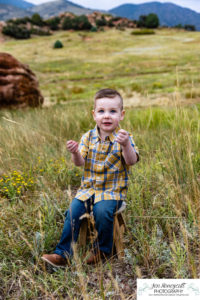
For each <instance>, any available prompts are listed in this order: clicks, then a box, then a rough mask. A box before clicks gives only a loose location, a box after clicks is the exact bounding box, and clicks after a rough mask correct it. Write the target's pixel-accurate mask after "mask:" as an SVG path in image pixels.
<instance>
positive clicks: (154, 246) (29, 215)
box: [0, 30, 200, 299]
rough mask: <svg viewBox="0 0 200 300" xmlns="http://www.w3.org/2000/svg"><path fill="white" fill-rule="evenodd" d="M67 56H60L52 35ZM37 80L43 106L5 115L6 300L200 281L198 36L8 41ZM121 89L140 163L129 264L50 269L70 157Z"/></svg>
mask: <svg viewBox="0 0 200 300" xmlns="http://www.w3.org/2000/svg"><path fill="white" fill-rule="evenodd" d="M57 39H59V40H61V41H62V42H63V44H64V48H63V49H57V50H55V49H53V48H52V45H53V43H54V42H55V40H57ZM0 51H1V52H8V53H10V54H13V55H14V56H15V57H16V58H17V59H19V60H20V61H21V62H23V63H26V64H29V66H30V67H31V69H32V70H33V71H34V72H35V73H36V75H37V77H38V79H39V83H40V88H41V91H42V93H43V95H44V97H45V104H44V107H43V108H42V109H25V110H20V111H17V110H16V111H14V110H12V111H9V110H1V111H0V136H1V139H0V160H1V163H0V271H1V275H0V298H2V299H136V296H135V288H136V278H200V249H199V245H200V204H199V199H200V189H199V185H200V153H199V147H200V135H199V129H200V104H199V103H200V101H199V95H200V88H199V82H200V78H199V67H200V61H199V59H198V58H199V51H200V34H199V32H191V33H190V32H182V31H174V30H158V31H156V34H155V35H154V36H133V35H131V31H130V30H125V31H117V30H110V31H106V32H99V33H77V32H59V33H56V35H54V36H50V37H36V38H33V39H31V40H27V41H13V40H7V41H5V42H4V43H3V44H1V45H0ZM103 87H111V88H116V89H119V91H120V92H121V93H122V95H123V96H124V101H125V106H126V118H125V120H124V121H123V123H122V127H123V128H124V129H126V130H128V131H130V132H131V133H132V134H133V135H134V139H135V142H136V144H137V146H138V147H139V150H140V155H141V160H140V162H139V163H138V164H137V165H136V166H134V167H133V168H132V173H131V176H130V184H129V192H128V197H127V209H126V211H125V213H124V217H125V220H126V224H127V231H126V235H125V248H126V249H125V259H124V261H123V262H119V261H117V260H116V259H114V260H113V261H109V262H108V263H105V264H103V265H100V266H98V267H95V268H94V267H89V266H86V265H85V264H84V263H83V262H82V259H81V255H80V254H81V253H80V251H79V250H77V251H76V254H77V255H76V256H75V259H74V260H72V262H71V265H70V266H69V267H68V268H66V270H57V271H55V270H54V272H53V273H52V272H48V271H46V270H45V268H44V265H43V263H42V262H41V260H40V257H41V254H42V253H44V252H47V253H51V251H53V249H54V247H55V245H56V243H57V242H58V240H59V237H60V233H61V230H62V226H63V221H64V211H65V210H66V208H67V207H68V205H69V203H70V201H71V199H72V197H73V194H74V190H75V189H76V188H77V186H78V185H79V184H80V178H81V172H82V170H81V169H80V168H76V167H74V166H73V165H72V163H71V160H70V155H69V154H68V153H67V152H66V149H65V142H66V140H68V139H71V138H73V139H75V140H77V141H78V140H79V139H80V137H81V135H82V134H83V133H84V132H85V131H87V130H89V129H90V128H92V127H94V121H93V120H92V115H91V113H90V111H91V110H92V105H93V100H92V97H93V94H94V93H95V92H96V91H97V90H98V89H100V88H103Z"/></svg>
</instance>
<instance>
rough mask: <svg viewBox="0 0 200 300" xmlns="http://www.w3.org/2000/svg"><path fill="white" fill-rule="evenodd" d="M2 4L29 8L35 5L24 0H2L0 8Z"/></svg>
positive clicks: (0, 0)
mask: <svg viewBox="0 0 200 300" xmlns="http://www.w3.org/2000/svg"><path fill="white" fill-rule="evenodd" d="M2 4H6V5H11V6H14V7H18V8H22V9H29V8H31V7H33V6H34V4H32V3H29V2H27V1H23V0H0V8H1V5H2Z"/></svg>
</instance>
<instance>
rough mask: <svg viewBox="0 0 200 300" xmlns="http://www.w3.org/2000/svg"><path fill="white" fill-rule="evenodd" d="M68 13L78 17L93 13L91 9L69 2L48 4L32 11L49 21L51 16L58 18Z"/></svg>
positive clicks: (60, 0) (58, 0)
mask: <svg viewBox="0 0 200 300" xmlns="http://www.w3.org/2000/svg"><path fill="white" fill-rule="evenodd" d="M66 11H67V12H71V13H74V14H76V15H82V14H88V13H91V12H92V10H90V9H87V8H84V7H82V6H80V5H77V4H75V3H72V2H70V1H67V0H57V1H52V2H46V3H43V4H41V5H37V6H35V7H33V8H32V9H31V12H32V13H38V14H40V15H41V16H42V17H43V18H45V19H48V18H50V17H51V16H57V15H59V14H61V13H63V12H66Z"/></svg>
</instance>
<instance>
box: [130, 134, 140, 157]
mask: <svg viewBox="0 0 200 300" xmlns="http://www.w3.org/2000/svg"><path fill="white" fill-rule="evenodd" d="M129 140H130V142H131V146H132V147H133V148H134V150H135V153H136V154H137V161H139V160H140V156H139V150H138V147H137V146H136V145H135V142H134V139H133V136H132V134H130V133H129Z"/></svg>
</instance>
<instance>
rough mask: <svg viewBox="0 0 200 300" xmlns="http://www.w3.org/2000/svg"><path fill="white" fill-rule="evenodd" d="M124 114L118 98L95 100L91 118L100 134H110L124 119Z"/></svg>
mask: <svg viewBox="0 0 200 300" xmlns="http://www.w3.org/2000/svg"><path fill="white" fill-rule="evenodd" d="M124 114H125V111H124V110H121V101H120V98H119V97H118V96H116V97H115V98H101V99H97V100H96V103H95V109H94V110H93V118H94V120H95V122H96V124H97V126H98V127H99V129H100V134H108V135H109V134H110V133H112V132H113V131H114V130H115V129H116V128H117V126H118V125H119V122H120V121H121V120H123V119H124Z"/></svg>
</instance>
